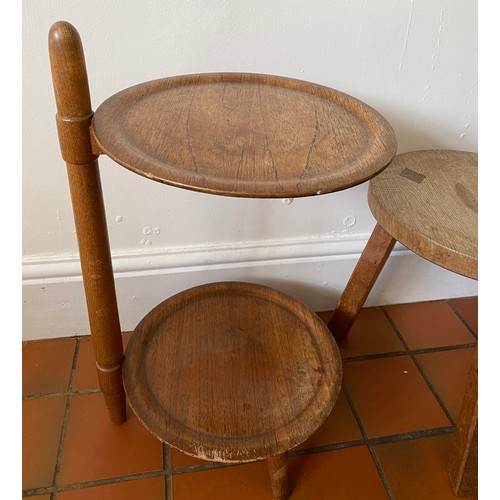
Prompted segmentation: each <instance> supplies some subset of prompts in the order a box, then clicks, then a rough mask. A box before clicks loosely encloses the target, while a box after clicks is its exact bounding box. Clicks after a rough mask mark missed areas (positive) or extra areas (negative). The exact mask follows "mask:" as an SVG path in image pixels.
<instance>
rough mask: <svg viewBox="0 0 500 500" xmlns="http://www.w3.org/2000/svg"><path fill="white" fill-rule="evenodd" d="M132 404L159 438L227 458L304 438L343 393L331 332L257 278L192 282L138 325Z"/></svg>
mask: <svg viewBox="0 0 500 500" xmlns="http://www.w3.org/2000/svg"><path fill="white" fill-rule="evenodd" d="M123 380H124V385H125V391H126V394H127V397H128V401H129V404H130V406H131V408H132V409H133V411H134V413H135V414H136V415H137V417H138V418H139V420H141V421H142V422H143V423H144V425H145V426H146V427H147V428H148V429H149V430H150V431H151V432H152V433H153V434H154V435H156V436H157V437H158V438H159V439H160V440H162V441H164V442H166V443H168V444H170V445H172V446H174V447H175V448H178V449H179V450H181V451H183V452H184V453H187V454H189V455H192V456H196V457H198V458H201V459H205V460H212V461H222V462H245V461H252V460H260V459H263V458H267V457H269V456H273V455H275V454H278V453H282V452H284V451H287V450H289V449H291V448H293V447H294V446H296V445H297V444H299V443H301V442H302V441H304V440H305V439H307V438H308V437H309V436H310V435H311V434H312V433H313V432H314V431H315V430H316V429H317V428H318V427H319V426H320V425H321V424H322V423H323V422H324V420H325V419H326V417H327V416H328V415H329V413H330V412H331V410H332V408H333V405H334V404H335V401H336V399H337V396H338V394H339V391H340V387H341V381H342V361H341V359H340V354H339V351H338V348H337V345H336V344H335V342H334V340H333V337H332V335H331V333H330V331H329V330H328V328H327V327H326V326H325V324H324V323H323V322H322V321H321V320H320V319H319V318H318V316H317V315H316V314H314V313H312V312H311V311H309V310H308V309H307V308H306V307H305V306H303V305H302V304H301V303H299V302H297V301H296V300H295V299H293V298H291V297H289V296H288V295H285V294H283V293H281V292H279V291H276V290H274V289H271V288H268V287H264V286H261V285H255V284H251V283H238V282H222V283H212V284H208V285H202V286H199V287H195V288H192V289H189V290H186V291H184V292H181V293H179V294H177V295H174V296H173V297H171V298H169V299H167V300H166V301H164V302H162V303H161V304H160V305H158V306H157V307H156V308H154V309H153V310H152V311H151V312H149V313H148V314H147V315H146V316H145V317H144V319H143V320H142V321H141V322H140V323H139V325H138V326H137V328H136V329H135V331H134V333H133V335H132V338H131V339H130V341H129V343H128V346H127V350H126V353H125V359H124V365H123Z"/></svg>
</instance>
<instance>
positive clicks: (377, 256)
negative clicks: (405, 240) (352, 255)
mask: <svg viewBox="0 0 500 500" xmlns="http://www.w3.org/2000/svg"><path fill="white" fill-rule="evenodd" d="M395 243H396V240H395V239H394V238H393V237H392V236H391V235H390V234H389V233H388V232H387V231H386V230H385V229H384V228H383V227H382V226H380V225H379V224H376V225H375V228H374V230H373V232H372V234H371V236H370V239H369V240H368V243H367V244H366V247H365V248H364V250H363V253H362V254H361V257H360V258H359V260H358V262H357V264H356V267H355V268H354V271H353V273H352V275H351V277H350V278H349V281H348V282H347V285H346V287H345V289H344V291H343V292H342V295H341V296H340V299H339V302H338V304H337V307H336V308H335V310H334V312H333V315H332V317H331V319H330V321H329V322H328V328H329V329H330V331H331V332H332V333H333V336H334V338H335V340H336V341H337V343H338V344H339V345H340V344H341V343H342V341H343V340H344V338H345V337H346V336H347V334H348V333H349V330H350V329H351V327H352V325H353V323H354V321H355V320H356V318H357V317H358V314H359V311H360V310H361V308H362V307H363V304H364V303H365V301H366V299H367V297H368V295H369V293H370V291H371V289H372V288H373V285H374V284H375V282H376V281H377V278H378V275H379V274H380V271H382V268H383V267H384V264H385V263H386V261H387V259H388V257H389V255H390V253H391V251H392V249H393V248H394V244H395Z"/></svg>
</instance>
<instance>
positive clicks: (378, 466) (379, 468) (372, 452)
mask: <svg viewBox="0 0 500 500" xmlns="http://www.w3.org/2000/svg"><path fill="white" fill-rule="evenodd" d="M342 390H343V391H344V394H345V396H346V398H347V401H348V403H349V406H350V407H351V411H352V413H353V415H354V418H355V419H356V422H357V424H358V427H359V430H360V431H361V435H362V436H363V441H364V443H365V444H366V446H367V447H368V451H369V452H370V455H371V457H372V460H373V463H374V464H375V467H376V469H377V472H378V475H379V477H380V480H381V481H382V484H383V485H384V488H385V492H386V493H387V496H388V497H389V498H390V500H395V497H394V494H393V493H392V489H391V486H390V484H389V481H388V480H387V477H386V476H385V473H384V470H383V469H382V465H381V464H380V462H379V460H378V457H377V455H376V453H375V450H374V449H373V446H372V444H371V443H370V442H369V440H368V436H367V434H366V430H365V427H364V426H363V424H362V422H361V417H360V416H359V414H358V411H357V410H356V407H355V406H354V402H353V400H352V399H351V395H350V394H349V391H348V390H347V387H346V385H345V384H342Z"/></svg>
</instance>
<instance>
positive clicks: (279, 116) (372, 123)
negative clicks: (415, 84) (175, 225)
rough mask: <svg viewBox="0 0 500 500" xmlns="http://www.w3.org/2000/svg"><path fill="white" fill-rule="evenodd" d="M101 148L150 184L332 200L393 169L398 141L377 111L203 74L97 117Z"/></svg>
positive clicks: (136, 91) (140, 92)
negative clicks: (325, 195)
mask: <svg viewBox="0 0 500 500" xmlns="http://www.w3.org/2000/svg"><path fill="white" fill-rule="evenodd" d="M92 130H93V134H94V138H95V140H96V142H97V144H98V146H99V148H100V149H101V150H102V151H103V152H104V153H106V154H107V155H108V156H110V157H111V158H112V159H113V160H115V161H116V162H117V163H119V164H120V165H122V166H124V167H126V168H128V169H130V170H132V171H134V172H136V173H138V174H140V175H144V176H146V177H148V178H150V179H153V180H156V181H159V182H163V183H166V184H170V185H173V186H178V187H182V188H187V189H193V190H196V191H203V192H206V193H213V194H220V195H227V196H241V197H262V198H284V197H300V196H309V195H315V194H323V193H329V192H333V191H338V190H341V189H345V188H348V187H350V186H354V185H356V184H359V183H361V182H364V181H366V180H368V179H370V178H371V177H373V176H374V175H376V174H377V173H378V172H380V171H381V170H382V169H383V168H385V167H386V166H387V164H388V163H389V162H390V161H391V160H392V158H393V157H394V155H395V153H396V140H395V136H394V132H393V130H392V128H391V126H390V125H389V124H388V122H387V121H386V120H385V119H384V118H383V117H382V116H381V115H380V114H379V113H377V112H376V111H375V110H374V109H372V108H371V107H370V106H368V105H366V104H364V103H362V102H361V101H359V100H357V99H355V98H353V97H350V96H348V95H346V94H344V93H342V92H339V91H336V90H332V89H330V88H327V87H323V86H320V85H315V84H312V83H307V82H303V81H299V80H293V79H290V78H284V77H277V76H268V75H256V74H240V73H238V74H232V73H217V74H199V75H187V76H177V77H172V78H165V79H161V80H155V81H151V82H147V83H143V84H140V85H136V86H134V87H131V88H128V89H125V90H123V91H121V92H119V93H117V94H115V95H114V96H112V97H110V98H109V99H107V100H106V101H105V102H104V103H102V104H101V106H99V108H98V109H97V111H96V112H95V114H94V119H93V125H92Z"/></svg>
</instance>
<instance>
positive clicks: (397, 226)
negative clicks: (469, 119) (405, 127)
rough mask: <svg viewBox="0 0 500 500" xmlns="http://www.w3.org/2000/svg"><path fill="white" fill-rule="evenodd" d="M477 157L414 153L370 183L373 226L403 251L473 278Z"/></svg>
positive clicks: (460, 153)
mask: <svg viewBox="0 0 500 500" xmlns="http://www.w3.org/2000/svg"><path fill="white" fill-rule="evenodd" d="M477 179H478V170H477V153H470V152H465V151H448V150H428V151H414V152H411V153H404V154H401V155H398V156H396V158H395V159H394V161H393V162H392V163H391V164H390V165H389V167H387V168H386V169H385V170H384V171H383V172H382V173H381V174H380V175H378V176H377V177H375V178H373V179H372V180H371V181H370V186H369V189H368V204H369V206H370V209H371V211H372V213H373V215H374V217H375V218H376V219H377V222H378V223H379V224H380V225H381V226H382V227H383V228H384V229H385V230H386V231H387V232H388V233H389V234H391V235H392V236H393V237H394V238H395V239H396V240H397V241H399V242H400V243H402V244H403V245H404V246H406V247H407V248H409V249H410V250H412V251H413V252H415V253H416V254H418V255H420V256H421V257H423V258H424V259H427V260H429V261H431V262H433V263H434V264H437V265H439V266H441V267H444V268H445V269H448V270H450V271H453V272H455V273H458V274H461V275H463V276H467V277H469V278H473V279H477V249H478V244H477V227H478V215H477V213H478V211H477V186H478V184H477V182H478V181H477Z"/></svg>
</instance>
